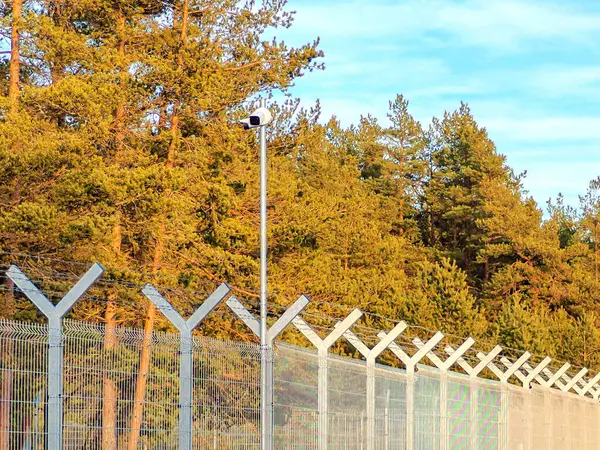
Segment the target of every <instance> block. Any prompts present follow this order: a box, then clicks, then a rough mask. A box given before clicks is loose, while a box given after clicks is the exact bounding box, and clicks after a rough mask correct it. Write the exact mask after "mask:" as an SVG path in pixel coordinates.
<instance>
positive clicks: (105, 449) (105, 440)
mask: <svg viewBox="0 0 600 450" xmlns="http://www.w3.org/2000/svg"><path fill="white" fill-rule="evenodd" d="M115 309H116V307H115V304H114V303H113V300H112V299H110V300H109V301H108V303H107V305H106V312H105V315H104V318H105V328H104V353H105V359H104V364H105V367H104V377H103V380H102V450H116V449H117V396H118V395H117V386H116V384H115V381H114V380H113V379H112V378H111V377H110V374H109V373H108V371H109V370H110V366H111V363H112V362H113V358H112V353H113V350H114V348H115V347H116V345H117V334H116V320H115Z"/></svg>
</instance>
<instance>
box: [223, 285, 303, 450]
mask: <svg viewBox="0 0 600 450" xmlns="http://www.w3.org/2000/svg"><path fill="white" fill-rule="evenodd" d="M309 302H310V299H309V298H308V297H307V296H306V295H301V296H300V297H299V298H298V300H296V301H295V302H294V304H293V305H292V306H290V307H289V308H288V309H287V310H286V311H285V312H284V313H283V314H282V315H281V317H280V318H279V319H277V321H276V322H275V323H274V324H273V325H272V326H271V328H269V329H268V330H267V352H266V353H267V360H266V361H262V364H265V366H266V378H267V386H268V387H267V392H266V393H264V394H265V397H266V399H265V402H266V405H267V411H266V415H267V419H266V420H267V424H266V425H267V440H269V442H267V443H266V447H267V448H273V442H272V439H273V427H274V423H273V400H274V386H275V380H274V373H273V342H274V341H275V339H276V338H277V336H279V335H280V334H281V332H282V331H283V330H284V328H285V327H287V326H288V325H289V323H290V322H291V321H292V320H294V318H295V317H296V316H298V314H300V313H301V312H302V310H303V309H304V308H306V305H308V304H309ZM227 306H229V308H230V309H231V310H232V311H233V312H234V313H235V314H236V315H237V316H238V317H239V318H240V319H241V320H242V322H244V323H245V324H246V326H247V327H248V328H250V330H252V332H253V333H254V334H255V335H256V336H257V337H260V322H259V321H258V320H257V319H256V318H255V317H254V316H253V315H252V314H251V313H250V312H249V311H248V310H247V309H246V308H245V307H244V305H242V304H241V303H240V301H239V300H238V299H237V298H236V297H235V296H233V295H232V296H231V297H229V300H227ZM262 354H263V352H261V358H263V356H262Z"/></svg>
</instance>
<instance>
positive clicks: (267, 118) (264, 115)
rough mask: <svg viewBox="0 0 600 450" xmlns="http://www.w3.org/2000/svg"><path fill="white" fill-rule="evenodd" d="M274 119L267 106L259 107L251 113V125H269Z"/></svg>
mask: <svg viewBox="0 0 600 450" xmlns="http://www.w3.org/2000/svg"><path fill="white" fill-rule="evenodd" d="M272 121H273V116H272V115H271V111H269V110H268V109H267V108H264V107H262V108H258V109H257V110H256V111H254V112H253V113H252V114H250V125H252V126H253V127H264V126H265V125H269V124H270V123H271V122H272Z"/></svg>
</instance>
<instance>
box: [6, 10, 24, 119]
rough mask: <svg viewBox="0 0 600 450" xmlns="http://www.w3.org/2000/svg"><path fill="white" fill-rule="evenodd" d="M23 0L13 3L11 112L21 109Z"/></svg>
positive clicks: (10, 81) (10, 73)
mask: <svg viewBox="0 0 600 450" xmlns="http://www.w3.org/2000/svg"><path fill="white" fill-rule="evenodd" d="M22 7H23V0H13V4H12V27H11V28H12V29H11V36H10V67H9V76H10V79H9V83H8V100H9V103H10V112H11V113H16V112H17V111H18V109H19V101H18V100H19V74H20V71H21V54H20V50H19V46H20V42H19V39H20V36H21V28H20V27H21V9H22Z"/></svg>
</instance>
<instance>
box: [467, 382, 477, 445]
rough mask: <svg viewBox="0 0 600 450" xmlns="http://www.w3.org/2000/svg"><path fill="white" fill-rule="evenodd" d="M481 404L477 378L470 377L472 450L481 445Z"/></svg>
mask: <svg viewBox="0 0 600 450" xmlns="http://www.w3.org/2000/svg"><path fill="white" fill-rule="evenodd" d="M478 403H479V387H478V386H477V377H474V376H470V377H469V429H470V434H471V439H470V441H471V450H477V446H478V445H479V423H478V422H477V409H478Z"/></svg>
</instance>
